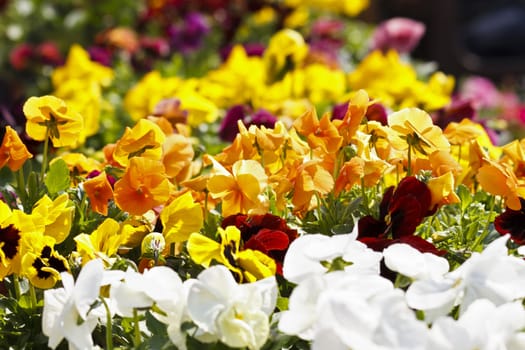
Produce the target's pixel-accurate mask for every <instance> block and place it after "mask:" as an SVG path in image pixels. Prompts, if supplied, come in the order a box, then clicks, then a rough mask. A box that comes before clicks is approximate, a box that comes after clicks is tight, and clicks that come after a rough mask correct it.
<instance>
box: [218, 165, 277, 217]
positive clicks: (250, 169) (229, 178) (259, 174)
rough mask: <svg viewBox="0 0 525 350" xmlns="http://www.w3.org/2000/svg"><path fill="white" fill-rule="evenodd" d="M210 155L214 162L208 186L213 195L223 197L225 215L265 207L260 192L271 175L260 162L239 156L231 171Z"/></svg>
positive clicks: (263, 209)
mask: <svg viewBox="0 0 525 350" xmlns="http://www.w3.org/2000/svg"><path fill="white" fill-rule="evenodd" d="M208 158H209V159H210V160H211V161H212V163H213V171H212V173H211V175H210V178H209V180H208V190H209V191H210V194H211V196H212V197H213V198H215V199H217V198H220V199H222V214H223V216H229V215H233V214H237V213H250V212H256V211H266V210H265V204H264V203H263V201H262V200H261V198H260V196H261V195H262V194H263V192H264V191H265V190H266V187H267V183H268V176H267V175H266V173H265V171H264V168H263V167H262V166H261V164H260V163H259V162H257V161H255V160H251V159H248V160H239V161H237V162H235V163H234V164H233V166H232V169H231V172H230V171H228V170H227V169H226V168H225V167H223V166H222V165H221V164H220V163H219V162H217V161H216V160H215V159H214V158H213V157H211V156H209V157H208Z"/></svg>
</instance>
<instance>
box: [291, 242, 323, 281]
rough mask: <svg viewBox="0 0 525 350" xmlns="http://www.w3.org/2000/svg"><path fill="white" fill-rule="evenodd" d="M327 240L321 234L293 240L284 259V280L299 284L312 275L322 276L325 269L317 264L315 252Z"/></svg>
mask: <svg viewBox="0 0 525 350" xmlns="http://www.w3.org/2000/svg"><path fill="white" fill-rule="evenodd" d="M327 240H328V237H327V236H324V235H321V234H312V235H304V236H301V237H298V238H297V239H295V240H294V241H293V242H292V243H291V244H290V246H289V247H288V251H287V252H286V256H285V257H284V262H283V276H284V278H286V279H287V280H288V281H290V282H293V283H299V282H301V281H302V280H304V279H305V278H307V277H309V276H311V275H313V274H317V275H319V274H323V273H324V272H325V271H326V268H324V267H323V266H322V265H321V264H320V263H319V260H317V257H318V256H317V255H316V253H315V252H316V250H318V249H319V247H321V246H322V245H323V244H324V243H325V242H326V241H327Z"/></svg>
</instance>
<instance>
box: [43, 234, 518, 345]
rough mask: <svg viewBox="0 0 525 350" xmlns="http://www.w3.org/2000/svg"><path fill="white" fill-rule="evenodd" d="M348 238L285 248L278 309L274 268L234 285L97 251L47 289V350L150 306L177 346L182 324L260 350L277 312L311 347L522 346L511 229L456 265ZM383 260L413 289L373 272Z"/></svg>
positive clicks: (283, 325) (207, 338)
mask: <svg viewBox="0 0 525 350" xmlns="http://www.w3.org/2000/svg"><path fill="white" fill-rule="evenodd" d="M355 236H356V235H355V233H352V234H347V235H337V236H333V237H328V236H323V235H304V236H301V237H299V238H298V239H296V240H295V241H294V242H293V243H292V244H291V245H290V248H289V250H288V253H287V255H286V257H285V260H284V266H283V275H284V278H286V279H287V280H288V281H290V282H292V283H294V284H295V285H296V286H295V288H294V289H293V291H292V294H291V295H290V298H289V303H288V309H287V310H286V311H282V312H276V311H275V307H276V300H277V296H278V293H279V291H278V286H277V282H276V279H275V278H274V277H271V278H266V279H263V280H260V281H257V282H255V283H249V284H238V283H237V282H236V281H235V280H234V278H233V277H232V274H231V273H230V271H229V270H228V269H227V268H225V267H224V266H222V265H217V266H212V267H210V268H208V269H206V270H204V271H203V272H201V273H200V274H199V276H198V277H197V278H196V279H189V280H187V281H182V280H181V279H180V277H179V276H178V275H177V273H176V272H174V271H173V270H172V269H170V268H168V267H154V268H151V269H150V270H146V271H145V272H144V273H138V272H136V271H133V270H131V269H128V271H125V272H123V271H107V270H104V267H103V263H102V262H101V261H100V260H94V261H91V262H89V263H87V264H86V265H85V266H84V267H83V269H82V270H81V272H80V274H79V276H78V278H77V280H76V282H75V281H74V280H73V277H72V276H71V275H69V274H67V273H63V274H62V281H63V288H58V289H52V290H47V291H45V298H44V312H43V331H44V334H46V335H47V336H48V337H49V346H50V347H51V348H55V347H57V346H58V344H59V343H60V342H61V341H62V339H64V338H66V339H67V341H68V342H69V345H70V348H73V349H91V348H95V347H94V345H93V340H92V338H91V333H92V332H93V330H94V328H95V327H96V325H97V324H98V323H101V324H105V322H107V321H108V319H109V320H111V318H112V317H113V316H114V315H118V316H121V317H133V316H134V315H136V313H137V312H144V311H143V310H145V309H149V310H152V311H151V312H152V314H153V315H154V316H155V317H156V318H157V319H158V320H159V321H160V322H163V323H165V324H166V325H167V330H168V335H169V337H170V340H171V341H172V342H173V343H174V344H175V345H176V346H177V347H178V348H179V349H185V348H186V336H187V334H186V333H185V332H184V331H183V330H182V328H181V325H182V324H183V323H184V322H189V323H190V324H192V325H193V326H192V327H193V328H192V329H191V336H192V337H194V338H196V339H198V340H199V341H201V342H216V341H220V342H222V343H223V344H225V345H227V346H229V347H231V348H248V349H260V348H261V347H263V345H264V344H265V343H266V342H267V340H268V339H269V337H270V334H271V331H270V329H271V322H272V321H273V322H276V324H277V328H278V330H279V331H280V332H282V333H284V334H288V335H294V336H297V337H299V338H301V339H304V340H307V341H310V342H311V346H312V349H335V350H337V349H352V350H360V349H364V350H374V349H381V350H388V349H408V350H410V349H414V350H416V349H417V350H420V349H421V350H437V349H443V350H447V349H451V350H452V349H469V350H470V349H482V350H492V349H494V350H496V349H498V350H500V349H509V350H512V349H525V332H523V330H524V329H525V309H524V307H523V298H525V260H523V259H522V258H521V257H517V256H511V255H509V253H508V250H507V248H506V243H507V241H508V236H503V237H501V238H498V239H497V240H495V241H494V242H492V243H491V244H490V245H489V246H487V247H486V249H485V250H484V251H483V252H481V253H473V254H472V256H471V257H470V258H469V259H468V260H467V261H465V262H464V263H463V264H462V265H461V266H460V267H458V268H457V269H455V270H452V271H449V270H450V267H449V264H448V262H447V260H446V259H444V258H441V257H437V256H435V255H432V254H429V253H421V252H419V251H418V250H416V249H414V248H412V247H411V246H409V245H406V244H393V245H391V246H390V247H388V248H387V249H385V250H384V252H383V253H378V252H375V251H373V250H371V249H369V248H367V247H366V246H365V245H364V244H362V243H360V242H358V241H356V239H355V238H356V237H355ZM382 261H383V262H384V264H385V266H386V267H388V268H389V269H390V270H392V271H394V272H397V273H399V274H400V275H401V276H403V279H404V280H408V281H410V284H409V285H408V288H399V287H397V284H396V285H394V283H392V282H391V281H390V280H388V279H386V278H384V277H382V276H381V275H380V266H381V262H382ZM102 286H109V288H106V289H105V290H106V292H105V293H100V291H101V287H102ZM108 291H109V292H108ZM97 301H98V302H97ZM108 311H109V312H110V313H111V314H110V315H108V314H107V312H108ZM417 311H419V313H418V312H417ZM422 315H424V317H423V316H422ZM108 316H109V317H108ZM418 316H419V317H418Z"/></svg>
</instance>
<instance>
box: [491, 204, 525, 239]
mask: <svg viewBox="0 0 525 350" xmlns="http://www.w3.org/2000/svg"><path fill="white" fill-rule="evenodd" d="M520 203H521V208H520V209H518V210H514V209H511V208H509V207H507V208H506V209H505V211H504V212H503V213H501V214H500V215H498V216H497V217H496V219H495V220H494V228H495V229H496V231H498V232H499V233H500V234H502V235H505V234H507V233H510V238H511V239H512V241H514V242H515V243H516V244H520V245H522V244H525V199H523V198H520Z"/></svg>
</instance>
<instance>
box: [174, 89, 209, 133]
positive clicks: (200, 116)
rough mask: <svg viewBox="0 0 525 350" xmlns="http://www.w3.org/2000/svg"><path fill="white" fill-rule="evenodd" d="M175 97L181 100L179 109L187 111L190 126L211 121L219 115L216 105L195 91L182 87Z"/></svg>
mask: <svg viewBox="0 0 525 350" xmlns="http://www.w3.org/2000/svg"><path fill="white" fill-rule="evenodd" d="M176 97H177V98H178V99H180V101H181V109H182V110H184V111H187V112H188V124H189V125H190V126H194V127H197V126H199V125H201V124H203V123H206V124H207V123H213V122H214V121H215V120H217V118H218V117H219V109H218V108H217V106H216V105H215V104H214V103H213V102H212V101H210V100H208V99H207V98H205V97H204V96H202V95H200V94H199V93H197V92H195V91H191V90H187V89H183V90H181V91H178V92H177V94H176Z"/></svg>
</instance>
